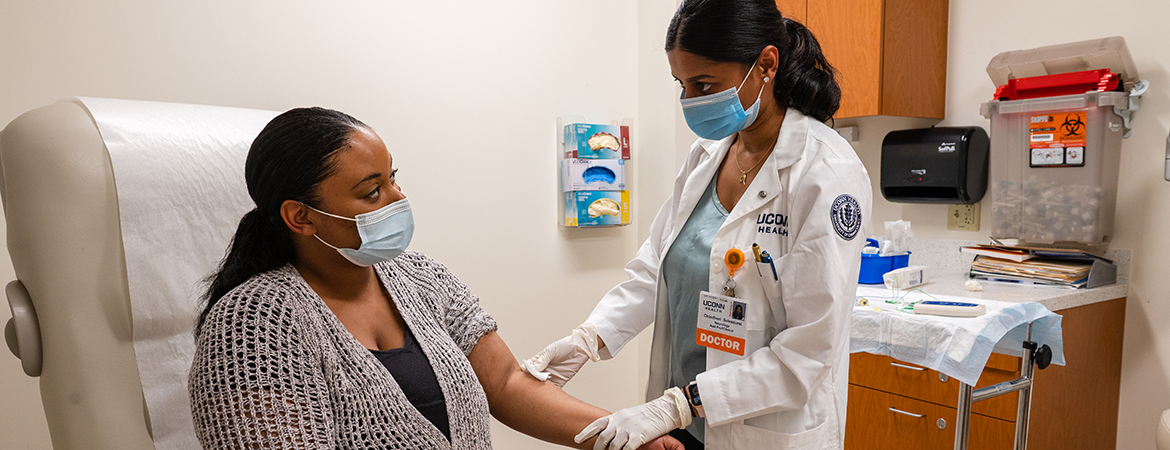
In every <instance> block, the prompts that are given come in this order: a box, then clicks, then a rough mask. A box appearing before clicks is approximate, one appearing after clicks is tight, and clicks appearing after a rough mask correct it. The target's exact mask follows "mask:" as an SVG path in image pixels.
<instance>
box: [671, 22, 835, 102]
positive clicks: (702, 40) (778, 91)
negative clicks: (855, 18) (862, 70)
mask: <svg viewBox="0 0 1170 450" xmlns="http://www.w3.org/2000/svg"><path fill="white" fill-rule="evenodd" d="M769 45H773V46H775V47H776V49H778V50H779V51H780V61H779V64H778V67H777V72H776V81H775V83H774V84H773V89H772V96H773V97H775V98H776V102H777V103H778V104H779V105H780V106H781V107H783V108H793V109H796V110H799V111H800V112H802V113H804V114H805V115H807V116H809V117H813V118H816V119H817V120H820V121H821V122H825V121H828V120H829V119H830V118H832V117H833V114H835V113H836V112H837V108H839V107H840V106H841V87H840V86H838V85H837V80H836V70H835V69H833V66H831V65H830V64H829V61H828V60H827V59H825V55H824V54H823V53H822V52H821V46H820V44H818V43H817V40H816V38H815V37H813V34H812V32H811V31H809V29H808V28H805V26H804V25H801V24H800V22H797V21H795V20H792V19H788V18H786V17H784V16H783V15H781V13H780V10H779V9H777V8H776V2H775V1H774V0H685V1H684V2H683V3H682V4H681V5H679V7H678V11H676V12H675V13H674V18H672V19H670V27H669V28H667V30H666V51H671V50H674V49H675V48H678V49H680V50H683V51H686V52H688V53H693V54H695V55H698V56H700V57H703V58H706V59H709V60H712V61H718V62H732V63H739V64H743V65H745V66H747V65H750V64H752V63H754V62H755V61H756V60H757V59H759V57H760V52H761V51H762V50H764V47H767V46H769Z"/></svg>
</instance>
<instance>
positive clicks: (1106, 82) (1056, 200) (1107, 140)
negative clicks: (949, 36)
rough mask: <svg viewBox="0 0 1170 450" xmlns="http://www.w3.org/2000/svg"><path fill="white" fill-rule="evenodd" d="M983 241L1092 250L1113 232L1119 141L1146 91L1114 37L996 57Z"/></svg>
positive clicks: (986, 108) (988, 109)
mask: <svg viewBox="0 0 1170 450" xmlns="http://www.w3.org/2000/svg"><path fill="white" fill-rule="evenodd" d="M987 73H988V74H989V75H990V76H991V78H992V81H994V82H995V83H996V85H997V86H999V89H998V90H997V92H996V99H995V100H993V101H990V102H987V103H984V104H983V105H982V107H981V108H980V112H981V114H982V115H983V116H984V117H987V118H989V119H991V144H990V151H989V159H990V161H989V171H988V172H989V178H990V183H989V190H990V193H991V211H992V227H991V237H993V238H997V239H1004V238H1007V239H1021V240H1023V241H1026V242H1029V243H1054V242H1077V243H1083V244H1090V245H1092V244H1101V243H1104V242H1108V241H1109V240H1110V237H1111V235H1112V233H1113V215H1114V209H1115V205H1116V200H1117V177H1118V167H1119V164H1120V157H1121V139H1122V137H1123V136H1124V135H1127V134H1128V132H1129V116H1130V113H1131V112H1132V111H1133V110H1136V109H1137V104H1138V100H1139V99H1140V94H1141V93H1142V92H1144V91H1145V87H1146V86H1147V83H1145V81H1144V80H1138V79H1137V72H1136V70H1135V69H1134V65H1133V59H1132V58H1131V57H1130V55H1129V50H1128V49H1127V48H1126V46H1125V40H1124V39H1123V38H1121V37H1112V38H1106V39H1097V40H1092V41H1084V42H1076V43H1072V44H1063V45H1057V46H1051V47H1043V48H1037V49H1031V50H1019V51H1013V52H1006V53H1001V54H999V55H997V56H996V57H995V58H994V59H992V61H991V64H989V65H988V66H987Z"/></svg>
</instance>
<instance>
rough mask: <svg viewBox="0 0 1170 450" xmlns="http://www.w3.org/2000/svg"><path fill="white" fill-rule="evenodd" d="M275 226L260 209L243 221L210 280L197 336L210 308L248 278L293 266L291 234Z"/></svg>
mask: <svg viewBox="0 0 1170 450" xmlns="http://www.w3.org/2000/svg"><path fill="white" fill-rule="evenodd" d="M273 225H274V224H273V223H272V220H271V219H269V218H266V217H264V216H263V214H262V213H261V212H260V210H259V208H257V209H253V210H251V211H248V213H247V214H244V217H243V218H242V219H240V224H239V226H237V227H236V234H235V236H233V237H232V242H231V244H229V247H228V252H227V256H225V257H224V259H223V262H221V263H220V265H219V270H217V271H216V273H215V274H213V275H211V276H209V277H208V278H207V281H208V282H209V283H208V284H209V286H208V288H207V293H206V294H205V295H204V299H205V301H206V306H204V308H203V311H202V312H201V313H200V314H199V322H198V323H197V324H196V326H195V334H196V335H198V334H199V330H200V329H201V328H203V322H204V321H205V320H207V313H208V312H210V311H211V307H212V306H214V305H215V303H216V302H218V301H219V299H221V298H223V296H224V295H227V293H228V292H229V291H231V290H232V289H235V287H236V286H239V285H240V284H242V283H243V282H245V281H248V279H249V278H252V277H254V276H256V275H258V274H261V273H264V272H267V271H269V270H272V269H276V268H278V267H281V266H284V265H285V264H288V263H290V262H292V256H293V255H292V242H291V240H290V239H289V236H288V233H286V232H284V230H280V229H278V228H277V227H275V226H273Z"/></svg>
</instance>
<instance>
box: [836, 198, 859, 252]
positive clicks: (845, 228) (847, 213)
mask: <svg viewBox="0 0 1170 450" xmlns="http://www.w3.org/2000/svg"><path fill="white" fill-rule="evenodd" d="M829 217H830V218H831V219H832V221H833V229H834V230H836V231H837V235H838V236H841V237H842V238H844V239H845V240H846V241H851V240H853V238H855V237H857V232H858V231H860V230H861V205H860V204H858V203H857V199H855V198H853V196H852V195H849V194H841V195H838V196H837V199H836V200H833V208H832V209H831V210H830V211H829Z"/></svg>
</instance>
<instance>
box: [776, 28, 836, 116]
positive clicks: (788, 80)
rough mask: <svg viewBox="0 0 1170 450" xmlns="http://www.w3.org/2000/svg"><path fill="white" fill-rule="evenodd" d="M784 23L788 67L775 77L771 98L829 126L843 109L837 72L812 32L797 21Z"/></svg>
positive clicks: (784, 67)
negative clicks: (786, 38)
mask: <svg viewBox="0 0 1170 450" xmlns="http://www.w3.org/2000/svg"><path fill="white" fill-rule="evenodd" d="M782 20H783V22H784V33H785V34H786V35H787V36H788V58H787V60H788V64H787V65H786V66H782V67H783V69H782V70H781V71H780V74H778V76H777V77H776V78H778V80H777V81H779V82H778V83H775V84H774V85H773V87H772V95H773V96H774V97H776V101H777V102H779V103H780V104H781V105H787V106H788V107H789V108H793V109H796V110H798V111H800V112H802V113H804V115H806V116H809V117H812V118H815V119H817V120H819V121H821V122H827V121H828V120H829V119H830V118H832V117H833V114H836V113H837V109H838V108H840V107H841V87H840V86H838V85H837V79H836V70H834V69H833V66H831V65H829V60H827V59H825V54H824V53H822V52H821V45H820V44H819V43H817V39H816V38H815V37H813V34H812V31H809V29H808V28H806V27H805V26H804V25H802V24H801V23H800V22H797V21H795V20H792V19H789V18H784V19H782ZM783 59H784V58H781V60H783Z"/></svg>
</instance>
